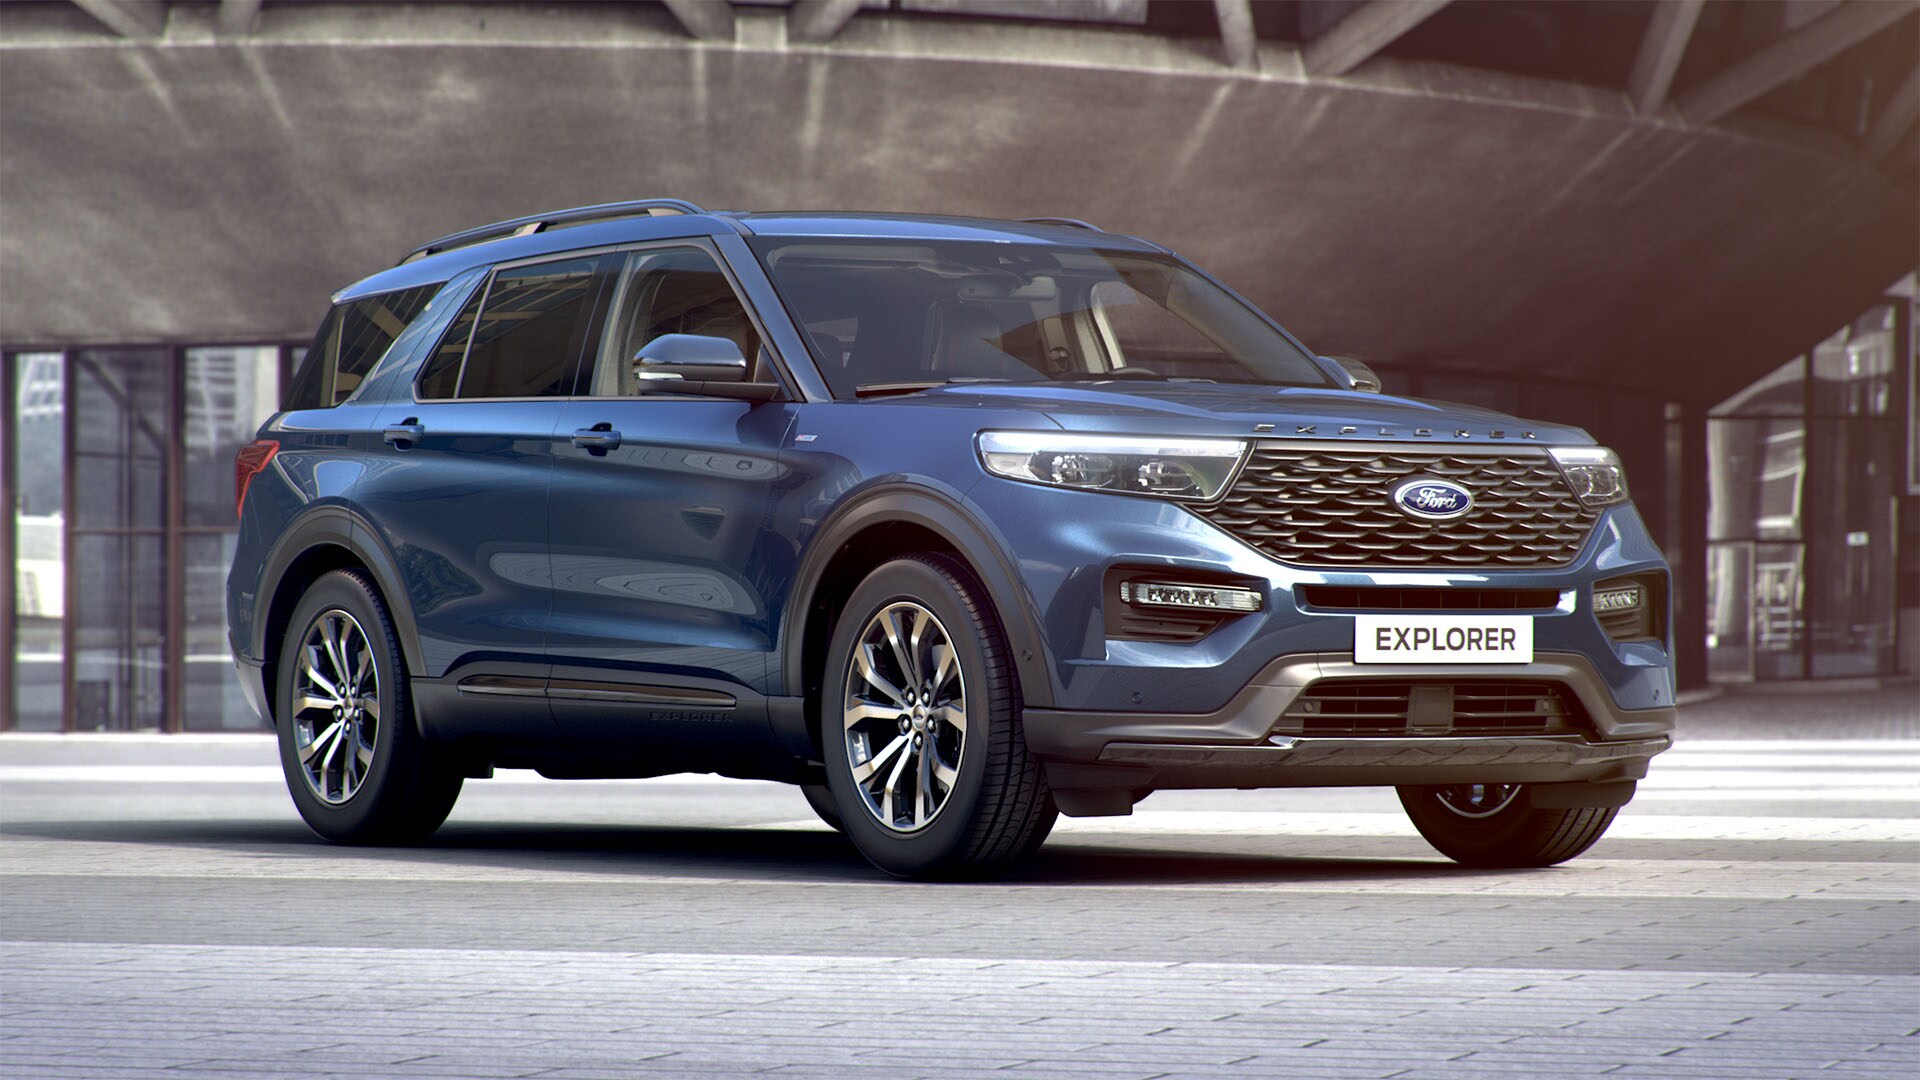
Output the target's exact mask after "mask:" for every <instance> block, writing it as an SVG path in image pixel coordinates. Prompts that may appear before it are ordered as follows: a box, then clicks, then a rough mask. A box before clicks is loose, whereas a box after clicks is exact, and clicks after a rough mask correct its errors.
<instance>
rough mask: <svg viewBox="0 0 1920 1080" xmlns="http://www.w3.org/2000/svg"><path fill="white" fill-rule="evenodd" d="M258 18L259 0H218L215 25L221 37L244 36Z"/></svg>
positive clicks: (251, 29)
mask: <svg viewBox="0 0 1920 1080" xmlns="http://www.w3.org/2000/svg"><path fill="white" fill-rule="evenodd" d="M259 18H260V0H220V15H219V17H218V20H217V21H216V22H215V24H214V25H215V27H216V29H217V30H218V32H219V34H220V36H221V37H245V36H247V35H248V34H250V33H252V32H253V27H254V24H255V23H256V22H257V21H258V20H259Z"/></svg>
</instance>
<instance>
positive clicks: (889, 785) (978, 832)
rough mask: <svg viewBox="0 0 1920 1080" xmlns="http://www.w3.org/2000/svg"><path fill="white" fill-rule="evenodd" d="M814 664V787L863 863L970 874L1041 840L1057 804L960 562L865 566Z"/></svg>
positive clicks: (919, 560) (995, 622)
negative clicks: (817, 746)
mask: <svg viewBox="0 0 1920 1080" xmlns="http://www.w3.org/2000/svg"><path fill="white" fill-rule="evenodd" d="M827 665H828V666H827V671H826V679H825V686H824V687H823V688H822V702H823V705H822V716H821V742H822V744H823V747H824V756H825V758H826V766H827V786H828V788H829V789H830V791H831V792H832V795H833V800H834V804H835V805H836V806H837V807H838V809H839V815H840V820H841V823H842V828H843V830H844V831H845V832H846V834H847V836H848V838H849V839H851V840H852V841H853V842H854V845H855V846H856V847H858V848H859V849H860V853H861V854H863V855H865V856H866V857H867V859H868V860H869V861H871V862H872V863H873V864H874V865H875V866H878V867H879V868H880V869H882V870H885V871H886V872H887V873H890V874H893V875H896V876H898V877H910V878H964V877H980V876H985V875H987V874H991V873H994V872H996V871H998V870H1000V869H1003V868H1004V867H1006V866H1008V865H1009V864H1011V863H1012V862H1014V861H1015V860H1017V859H1019V858H1020V857H1022V856H1024V855H1027V854H1029V853H1031V852H1032V851H1033V850H1034V849H1035V848H1037V847H1038V846H1039V845H1040V843H1041V842H1042V841H1044V840H1045V839H1046V834H1047V832H1048V830H1050V829H1051V828H1052V827H1053V821H1054V818H1055V817H1056V816H1057V814H1058V811H1056V810H1055V808H1054V805H1053V797H1052V795H1051V794H1050V793H1049V792H1048V789H1047V783H1046V778H1045V776H1044V775H1043V774H1042V772H1041V767H1040V762H1039V761H1038V760H1037V759H1036V758H1034V757H1033V755H1032V754H1031V753H1030V752H1029V751H1028V750H1027V744H1026V739H1025V738H1024V736H1023V735H1022V733H1021V731H1020V724H1019V699H1020V696H1019V687H1018V685H1017V683H1016V681H1015V677H1014V674H1013V670H1012V667H1011V664H1010V662H1009V660H1008V649H1007V643H1006V639H1005V636H1004V635H1003V633H1002V632H1001V629H1000V621H999V619H998V618H997V617H996V615H995V614H994V611H993V608H992V606H991V605H990V603H989V602H988V600H987V598H986V590H985V589H984V588H982V587H981V586H980V584H979V582H978V581H977V580H976V579H975V578H974V576H973V574H972V572H971V571H970V570H968V569H967V567H966V566H965V564H963V563H961V562H959V561H958V560H956V559H953V558H951V557H949V556H946V555H938V554H926V555H916V556H911V557H908V558H902V559H896V560H894V561H892V562H889V563H886V564H885V565H882V566H881V567H880V568H878V569H876V570H875V571H874V572H873V573H871V574H869V575H868V576H867V579H866V580H865V581H863V582H861V583H860V586H859V587H858V588H856V589H855V590H854V592H853V595H852V596H851V597H849V598H848V600H847V603H846V604H845V606H844V607H843V608H842V614H841V618H840V623H839V625H838V626H836V627H835V628H834V633H833V641H832V645H831V647H830V649H829V651H828V658H827Z"/></svg>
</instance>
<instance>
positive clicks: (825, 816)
mask: <svg viewBox="0 0 1920 1080" xmlns="http://www.w3.org/2000/svg"><path fill="white" fill-rule="evenodd" d="M800 794H802V795H805V796H806V797H807V805H808V806H811V807H813V812H814V813H816V814H818V815H820V820H821V821H824V822H826V823H827V824H828V825H831V826H832V827H833V830H834V831H835V832H846V831H847V826H846V823H845V822H843V821H841V820H840V804H839V803H836V802H834V801H833V792H832V791H831V790H829V789H828V788H827V785H825V784H801V785H800Z"/></svg>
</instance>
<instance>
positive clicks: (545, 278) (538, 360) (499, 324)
mask: <svg viewBox="0 0 1920 1080" xmlns="http://www.w3.org/2000/svg"><path fill="white" fill-rule="evenodd" d="M603 262H604V259H603V258H602V257H600V256H588V257H584V258H572V259H562V260H558V261H555V262H543V263H535V264H532V265H528V266H516V267H511V268H508V269H505V270H499V271H496V272H495V273H494V275H493V280H492V281H491V282H490V283H489V284H488V286H487V288H486V289H485V290H484V291H483V292H480V293H476V294H475V295H474V298H473V299H472V300H470V301H469V302H468V304H467V306H466V308H464V309H463V310H462V311H461V312H460V314H459V315H458V316H456V317H455V318H454V321H453V325H452V326H451V327H450V328H449V329H448V331H447V334H446V336H445V337H444V338H443V339H441V342H440V345H439V347H438V348H437V349H435V350H434V355H433V357H432V359H430V360H429V361H428V362H427V366H426V369H425V370H424V371H423V372H422V373H421V376H420V383H419V393H420V397H422V398H518V397H562V396H566V395H568V394H571V393H573V380H574V369H575V367H576V366H577V363H578V360H579V356H580V347H581V343H582V342H583V341H585V340H586V337H587V334H588V326H589V323H590V321H591V319H592V315H593V310H594V300H595V298H596V296H597V294H598V291H599V286H600V281H601V275H600V268H601V266H602V264H603Z"/></svg>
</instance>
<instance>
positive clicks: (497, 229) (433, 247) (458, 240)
mask: <svg viewBox="0 0 1920 1080" xmlns="http://www.w3.org/2000/svg"><path fill="white" fill-rule="evenodd" d="M660 212H665V213H669V214H704V213H706V211H705V210H703V209H701V208H700V207H698V206H696V205H694V204H693V203H690V202H688V201H686V200H685V199H635V200H634V201H632V202H616V203H601V204H600V205H598V206H581V207H576V208H575V209H572V210H553V211H550V212H548V213H545V214H534V215H532V216H531V217H522V218H514V219H512V220H510V221H496V222H494V223H493V224H491V225H482V226H480V227H479V228H477V229H468V230H466V231H465V232H457V233H454V234H452V235H450V236H443V237H441V238H440V239H438V240H435V241H433V242H432V243H429V244H422V245H421V246H419V247H417V248H414V249H413V250H412V251H409V252H407V257H406V258H404V259H401V260H400V263H399V265H403V266H404V265H405V264H407V263H410V262H412V261H413V260H415V259H424V258H426V257H427V256H428V255H438V254H439V253H440V252H442V251H451V250H453V249H454V248H462V247H468V246H471V245H473V244H479V243H484V242H485V241H488V240H498V239H499V238H501V237H503V236H527V235H530V234H532V233H537V232H541V231H543V230H545V229H547V228H550V227H552V226H554V225H583V224H586V223H587V222H589V221H612V220H615V219H617V218H628V217H653V216H655V215H656V214H658V213H660Z"/></svg>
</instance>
